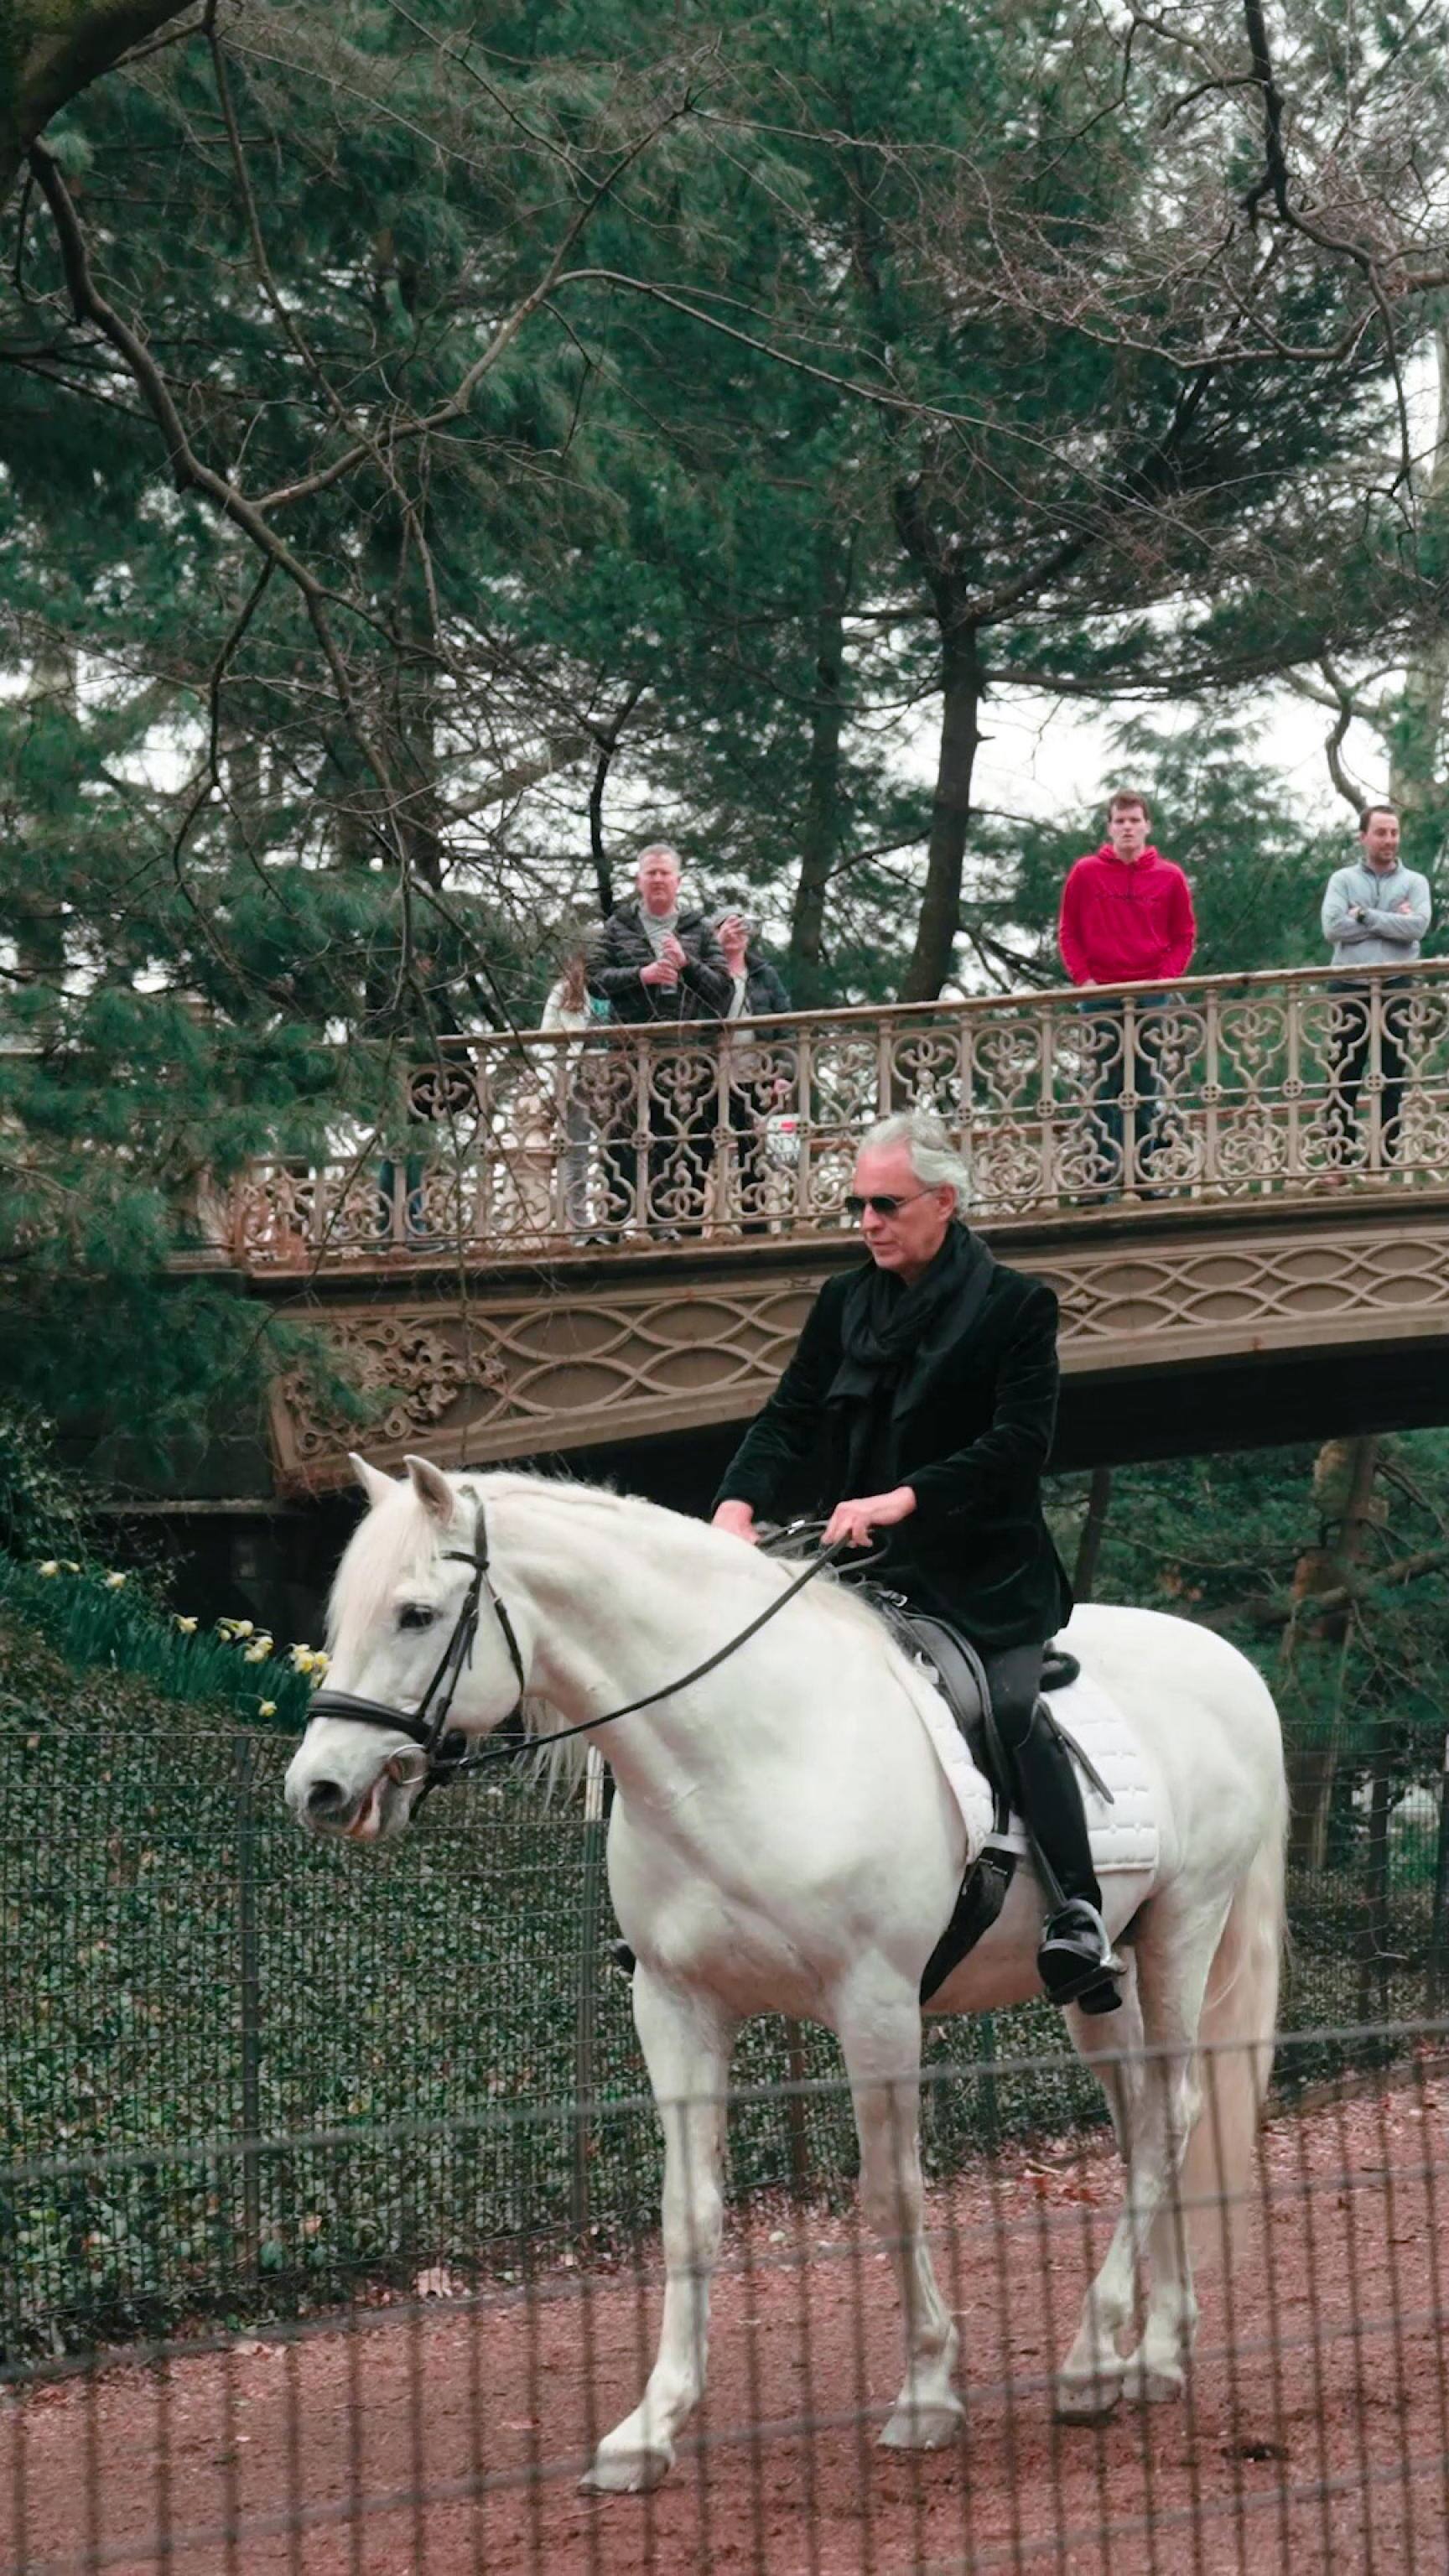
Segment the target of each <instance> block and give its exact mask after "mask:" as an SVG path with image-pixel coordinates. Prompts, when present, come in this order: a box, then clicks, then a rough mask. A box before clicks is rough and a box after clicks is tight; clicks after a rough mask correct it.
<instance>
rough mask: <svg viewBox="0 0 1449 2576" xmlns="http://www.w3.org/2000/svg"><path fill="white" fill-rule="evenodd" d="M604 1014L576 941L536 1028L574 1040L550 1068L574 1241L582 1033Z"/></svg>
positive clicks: (581, 1226) (581, 1205)
mask: <svg viewBox="0 0 1449 2576" xmlns="http://www.w3.org/2000/svg"><path fill="white" fill-rule="evenodd" d="M607 1016H608V1004H607V1003H606V1002H601V1001H596V1000H595V998H594V997H593V995H592V994H591V993H590V991H589V985H588V957H587V954H586V952H585V949H584V946H583V943H582V941H580V942H579V944H578V945H577V946H576V947H574V948H573V949H571V950H570V951H569V953H568V954H567V955H566V956H565V957H564V959H563V961H562V964H561V967H560V971H559V975H558V978H557V981H556V982H555V983H554V984H553V985H552V986H551V988H550V990H549V995H548V999H547V1001H546V1002H545V1003H544V1006H543V1018H542V1019H541V1021H540V1022H539V1026H540V1028H544V1029H548V1030H550V1031H551V1032H552V1033H554V1034H555V1035H557V1036H566V1037H568V1038H570V1039H571V1040H573V1041H574V1043H572V1044H571V1045H569V1046H566V1047H561V1048H560V1049H559V1051H558V1057H557V1061H556V1063H555V1064H554V1066H553V1068H552V1073H553V1090H554V1098H555V1102H556V1104H557V1120H558V1126H559V1127H560V1128H561V1129H562V1131H563V1139H564V1142H563V1151H562V1153H561V1155H560V1156H559V1176H560V1178H561V1180H562V1184H563V1187H562V1192H561V1197H562V1209H561V1214H562V1218H563V1224H564V1226H565V1228H566V1229H567V1231H568V1232H569V1233H570V1234H572V1235H573V1236H574V1238H575V1239H576V1240H581V1239H587V1235H588V1225H589V1147H590V1145H591V1144H592V1142H593V1136H594V1126H593V1120H592V1119H591V1118H590V1116H589V1104H588V1099H587V1097H586V1093H585V1087H584V1063H583V1054H584V1050H583V1037H584V1034H585V1032H586V1031H587V1030H588V1029H590V1028H594V1027H596V1026H597V1025H598V1024H599V1022H600V1021H602V1020H604V1019H605V1018H607Z"/></svg>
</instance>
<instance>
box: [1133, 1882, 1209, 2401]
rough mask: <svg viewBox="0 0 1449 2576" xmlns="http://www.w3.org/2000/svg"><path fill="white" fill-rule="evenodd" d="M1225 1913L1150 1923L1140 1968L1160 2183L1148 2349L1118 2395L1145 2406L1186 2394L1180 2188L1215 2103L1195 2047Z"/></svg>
mask: <svg viewBox="0 0 1449 2576" xmlns="http://www.w3.org/2000/svg"><path fill="white" fill-rule="evenodd" d="M1225 1913H1226V1909H1222V1910H1217V1909H1215V1910H1214V1911H1212V1912H1211V1913H1210V1914H1204V1913H1203V1912H1202V1911H1198V1912H1197V1913H1195V1914H1192V1915H1188V1916H1185V1917H1184V1918H1182V1919H1180V1920H1179V1919H1177V1918H1175V1916H1174V1914H1173V1912H1172V1910H1171V1909H1170V1908H1169V1909H1166V1910H1165V1911H1164V1914H1163V1917H1162V1919H1161V1920H1160V1921H1158V1922H1154V1921H1153V1920H1152V1919H1151V1918H1150V1917H1149V1919H1148V1922H1147V1924H1146V1925H1145V1926H1144V1937H1143V1941H1142V1944H1141V1950H1140V1955H1139V1959H1138V1977H1139V1981H1140V1989H1141V1994H1142V2020H1143V2028H1144V2030H1145V2032H1146V2035H1147V2042H1148V2045H1149V2047H1151V2048H1153V2049H1154V2050H1157V2051H1160V2052H1161V2053H1160V2055H1159V2056H1158V2057H1157V2059H1156V2062H1155V2065H1154V2069H1153V2071H1154V2074H1155V2075H1156V2076H1157V2078H1158V2083H1157V2088H1156V2089H1157V2092H1158V2094H1159V2098H1160V2104H1161V2120H1162V2145H1161V2153H1162V2182H1161V2189H1160V2193H1159V2198H1158V2206H1157V2209H1156V2212H1155V2214H1154V2217H1153V2222H1152V2234H1151V2240H1150V2245H1149V2253H1150V2257H1151V2283H1150V2287H1149V2290H1148V2296H1147V2313H1146V2315H1145V2317H1144V2319H1143V2324H1142V2341H1141V2343H1140V2344H1139V2345H1138V2347H1137V2350H1136V2351H1135V2352H1134V2353H1133V2354H1132V2355H1131V2357H1130V2359H1129V2361H1128V2363H1127V2367H1126V2369H1125V2371H1124V2372H1123V2375H1122V2391H1123V2395H1124V2396H1127V2397H1135V2398H1138V2399H1140V2400H1143V2401H1145V2402H1146V2403H1148V2404H1152V2403H1154V2402H1156V2401H1158V2400H1160V2399H1163V2398H1170V2397H1179V2396H1180V2395H1181V2394H1182V2388H1183V2383H1184V2380H1185V2377H1186V2371H1187V2364H1188V2362H1189V2360H1190V2359H1191V2357H1192V2346H1193V2338H1194V2336H1195V2334H1196V2331H1197V2313H1198V2312H1197V2297H1196V2293H1195V2292H1194V2289H1193V2281H1192V2261H1191V2254H1190V2249H1189V2240H1188V2231H1189V2228H1190V2227H1191V2225H1192V2218H1193V2213H1192V2211H1191V2210H1190V2209H1184V2208H1183V2206H1182V2197H1181V2192H1180V2189H1179V2184H1180V2179H1181V2175H1182V2169H1183V2160H1184V2158H1185V2156H1186V2153H1187V2145H1188V2140H1189V2138H1190V2137H1191V2135H1192V2132H1193V2127H1194V2124H1195V2123H1196V2121H1197V2120H1198V2118H1199V2116H1203V2117H1206V2118H1207V2119H1208V2120H1209V2121H1211V2118H1212V2104H1211V2099H1210V2098H1209V2099H1208V2101H1207V2103H1206V2105H1205V2104H1204V2096H1203V2084H1202V2077H1201V2074H1200V2070H1199V2060H1198V2054H1197V2042H1198V2032H1199V2029H1200V2027H1201V2022H1202V2010H1203V2002H1204V1999H1205V1997H1206V1994H1207V1987H1208V1978H1209V1976H1210V1974H1211V1972H1212V1964H1213V1960H1214V1957H1215V1956H1216V1953H1217V1947H1218V1943H1219V1941H1220V1939H1221V1937H1222V1929H1223V1922H1224V1919H1225ZM1208 2080H1209V2083H1211V2080H1212V2069H1211V2068H1209V2069H1208Z"/></svg>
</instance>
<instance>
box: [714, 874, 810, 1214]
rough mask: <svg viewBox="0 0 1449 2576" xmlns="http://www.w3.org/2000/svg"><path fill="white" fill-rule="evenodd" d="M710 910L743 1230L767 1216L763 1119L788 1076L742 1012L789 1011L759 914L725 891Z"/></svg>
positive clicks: (722, 1210) (724, 1193) (725, 1209)
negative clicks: (719, 956) (723, 971)
mask: <svg viewBox="0 0 1449 2576" xmlns="http://www.w3.org/2000/svg"><path fill="white" fill-rule="evenodd" d="M709 918H710V928H711V929H712V930H713V932H714V934H715V937H716V938H717V939H718V941H719V944H720V948H721V951H722V952H723V956H724V962H725V965H726V967H727V968H728V970H729V978H730V996H729V1000H728V1002H727V1003H726V1004H725V1012H724V1030H723V1034H722V1036H721V1039H720V1047H721V1052H722V1054H723V1057H724V1068H725V1083H726V1094H727V1102H728V1110H729V1123H730V1132H731V1135H732V1137H733V1140H734V1152H733V1163H734V1172H733V1176H732V1177H733V1181H734V1192H735V1193H737V1195H738V1201H739V1216H740V1228H741V1232H742V1233H745V1234H764V1233H765V1232H766V1231H767V1230H768V1227H769V1222H770V1212H769V1207H768V1203H767V1191H768V1187H769V1182H768V1173H767V1167H766V1158H765V1152H764V1128H765V1121H766V1119H767V1118H768V1117H769V1116H770V1115H771V1113H772V1111H773V1110H774V1109H775V1108H776V1107H777V1105H778V1103H779V1100H780V1097H781V1094H782V1092H783V1091H784V1090H787V1089H788V1087H789V1085H788V1077H787V1076H786V1074H785V1073H784V1071H783V1069H782V1067H781V1065H780V1064H779V1062H778V1060H777V1059H776V1058H775V1057H774V1056H772V1054H771V1051H770V1049H769V1048H768V1046H765V1045H762V1044H758V1043H756V1040H755V1032H754V1030H753V1029H752V1028H751V1027H750V1025H749V1022H748V1020H747V1018H746V1017H745V1014H746V1013H747V1012H751V1011H761V1012H765V1011H788V1009H789V1008H790V996H789V994H788V993H787V992H786V990H785V986H784V983H783V981H782V980H781V977H780V974H779V971H778V969H777V968H776V967H774V966H772V964H771V963H770V960H769V958H768V957H767V956H766V955H765V952H764V950H763V948H762V947H761V946H760V926H759V923H758V921H757V920H756V919H755V917H754V915H753V914H752V913H751V912H750V911H749V910H748V909H747V907H746V905H745V904H744V903H743V902H742V901H741V900H740V898H739V897H738V896H736V895H731V896H729V897H728V898H727V899H726V900H725V901H724V902H723V903H721V904H719V905H718V906H717V907H716V909H715V910H714V911H713V912H712V913H711V914H710V917H709ZM722 1177H723V1178H726V1179H728V1178H729V1177H731V1176H730V1175H728V1174H726V1175H724V1176H721V1175H720V1174H719V1173H718V1172H717V1173H716V1185H717V1187H718V1185H719V1182H720V1180H721V1178H722ZM731 1195H732V1194H731V1193H730V1192H729V1191H728V1190H727V1189H725V1190H721V1192H720V1197H721V1201H722V1202H723V1203H722V1204H721V1205H720V1206H719V1207H718V1208H717V1210H716V1215H717V1217H720V1218H725V1219H728V1218H730V1217H731V1216H732V1215H733V1214H734V1209H733V1207H732V1206H731V1205H730V1204H729V1199H730V1197H731Z"/></svg>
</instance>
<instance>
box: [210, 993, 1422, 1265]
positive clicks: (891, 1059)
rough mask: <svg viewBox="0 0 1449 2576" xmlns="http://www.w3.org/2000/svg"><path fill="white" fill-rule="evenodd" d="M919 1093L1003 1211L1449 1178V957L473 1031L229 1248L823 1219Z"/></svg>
mask: <svg viewBox="0 0 1449 2576" xmlns="http://www.w3.org/2000/svg"><path fill="white" fill-rule="evenodd" d="M913 1104H925V1105H928V1106H930V1107H931V1108H933V1109H935V1110H937V1111H938V1112H939V1113H940V1114H941V1116H942V1117H944V1118H945V1119H946V1121H947V1123H948V1124H949V1126H950V1127H951V1128H952V1130H953V1131H954V1133H955V1134H956V1135H957V1136H958V1137H959V1139H960V1140H961V1142H962V1144H963V1145H964V1147H965V1150H966V1152H967V1155H968V1157H969V1159H970V1162H971V1166H972V1170H973V1174H974V1177H975V1208H976V1211H977V1213H978V1214H979V1215H980V1216H981V1217H982V1218H983V1219H984V1220H986V1221H987V1222H991V1221H996V1222H1000V1221H1002V1220H1005V1219H1009V1218H1032V1219H1039V1218H1042V1217H1046V1216H1054V1215H1057V1214H1060V1213H1062V1212H1064V1211H1071V1210H1090V1209H1093V1208H1102V1207H1105V1206H1108V1205H1111V1204H1113V1203H1114V1202H1118V1201H1121V1202H1124V1203H1127V1204H1131V1203H1137V1202H1141V1201H1143V1200H1146V1199H1151V1200H1163V1199H1167V1200H1177V1201H1180V1202H1199V1201H1209V1202H1212V1201H1216V1202H1224V1201H1246V1200H1251V1199H1253V1198H1257V1197H1269V1196H1278V1197H1291V1196H1297V1195H1300V1194H1306V1193H1312V1192H1318V1191H1329V1190H1333V1189H1364V1188H1369V1189H1374V1190H1383V1189H1398V1188H1402V1187H1404V1186H1405V1185H1408V1184H1411V1183H1413V1182H1416V1181H1417V1182H1421V1183H1439V1184H1443V1185H1449V962H1442V963H1435V964H1422V965H1418V966H1415V967H1412V968H1409V969H1406V970H1397V971H1396V970H1391V969H1368V970H1365V971H1364V972H1362V973H1358V974H1354V975H1348V974H1345V973H1343V972H1339V973H1336V974H1331V975H1330V974H1326V973H1321V972H1305V973H1291V974H1274V975H1254V976H1245V977H1235V978H1230V977H1218V978H1208V977H1193V978H1188V979H1186V980H1184V982H1183V983H1182V984H1181V985H1180V986H1178V987H1177V988H1176V989H1175V990H1174V991H1173V992H1171V993H1170V994H1155V993H1146V992H1143V991H1141V990H1140V989H1133V988H1129V987H1122V988H1110V989H1109V988H1105V987H1104V988H1101V989H1099V990H1096V991H1093V992H1092V993H1091V994H1089V995H1083V994H1080V993H1075V992H1070V991H1068V992H1051V993H1030V994H1017V995H1012V996H1009V997H1007V998H1005V999H990V1000H981V1001H965V1002H937V1003H925V1004H917V1005H912V1006H903V1007H895V1008H889V1009H881V1010H869V1011H865V1010H861V1011H825V1012H818V1013H811V1014H804V1015H793V1016H791V1017H789V1018H778V1019H760V1020H757V1021H754V1022H752V1023H751V1024H750V1026H749V1027H748V1028H746V1029H733V1030H721V1028H720V1027H719V1026H718V1025H717V1024H716V1025H698V1024H696V1025H685V1026H684V1027H682V1028H679V1029H675V1030H667V1031H666V1030H658V1029H650V1030H642V1029H608V1028H600V1029H599V1030H597V1031H596V1032H590V1033H589V1034H588V1035H586V1036H582V1037H570V1038H561V1037H556V1036H548V1037H544V1036H533V1035H530V1036H524V1037H513V1036H508V1037H494V1036H488V1037H480V1038H474V1039H467V1040H462V1041H458V1042H457V1043H456V1044H448V1045H446V1046H445V1049H444V1052H443V1056H442V1060H441V1061H440V1062H439V1064H438V1065H437V1066H436V1067H431V1068H429V1069H427V1070H426V1071H423V1072H420V1073H418V1074H416V1075H415V1076H414V1077H413V1085H412V1110H411V1115H410V1118H409V1121H408V1123H407V1125H406V1129H405V1132H404V1133H403V1134H401V1135H399V1136H394V1137H387V1138H383V1137H379V1136H377V1135H369V1136H356V1135H354V1136H347V1137H340V1138H339V1140H338V1147H337V1151H336V1154H335V1156H334V1157H333V1159H331V1160H330V1161H328V1162H327V1163H326V1164H325V1165H323V1166H320V1167H317V1166H314V1167H310V1168H309V1167H302V1166H296V1165H291V1164H287V1163H283V1162H274V1163H264V1164H259V1165H257V1166H255V1167H254V1168H253V1169H252V1171H251V1172H250V1173H249V1174H248V1176H247V1177H246V1178H245V1179H244V1180H243V1181H241V1182H240V1183H238V1184H237V1186H236V1187H235V1189H234V1191H233V1193H232V1198H231V1205H230V1209H229V1214H228V1224H229V1233H230V1244H231V1249H232V1252H233V1255H234V1257H235V1258H236V1259H237V1260H238V1261H239V1262H241V1263H242V1264H243V1265H244V1266H245V1267H246V1268H247V1269H249V1270H251V1271H254V1272H266V1273H271V1274H277V1273H284V1272H297V1271H312V1270H316V1269H317V1268H318V1267H319V1266H320V1267H322V1268H324V1269H331V1268H333V1267H334V1266H335V1267H342V1266H344V1265H350V1266H360V1267H362V1268H365V1269H373V1268H378V1267H392V1266H394V1265H398V1264H406V1263H408V1262H409V1261H427V1260H432V1261H436V1260H437V1259H438V1258H439V1257H443V1256H446V1255H448V1254H458V1253H461V1254H463V1255H466V1256H467V1257H468V1258H469V1259H471V1260H475V1261H484V1262H488V1263H490V1264H491V1263H507V1262H509V1261H514V1260H516V1261H518V1262H520V1263H528V1262H536V1261H537V1260H539V1259H540V1258H541V1257H548V1258H554V1257H556V1256H559V1255H566V1254H568V1253H569V1252H570V1251H581V1252H587V1251H588V1250H589V1249H590V1248H591V1247H596V1246H598V1245H599V1244H606V1243H611V1242H620V1243H626V1242H628V1243H634V1244H635V1245H640V1244H642V1243H644V1242H648V1241H651V1240H652V1241H670V1240H673V1239H679V1240H685V1241H692V1242H698V1241H699V1240H700V1239H701V1238H704V1239H706V1240H708V1241H711V1242H727V1241H729V1240H730V1239H731V1238H740V1239H742V1240H750V1239H754V1238H758V1237H768V1236H773V1237H775V1238H782V1237H783V1238H794V1239H809V1238H811V1237H817V1236H819V1235H821V1234H822V1233H832V1232H836V1231H838V1230H839V1228H840V1227H841V1225H842V1223H843V1222H844V1218H843V1212H842V1200H843V1198H844V1195H845V1192H846V1191H847V1189H848V1188H849V1186H850V1171H851V1165H852V1161H853V1159H854V1154H855V1149H856V1144H857V1141H858V1139H859V1137H860V1135H861V1133H862V1131H863V1130H864V1129H865V1128H866V1127H867V1126H868V1125H869V1124H870V1123H871V1121H872V1120H873V1119H875V1118H878V1117H881V1116H884V1115H885V1114H886V1113H888V1112H889V1111H891V1110H896V1109H902V1108H906V1107H909V1106H911V1105H913Z"/></svg>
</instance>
